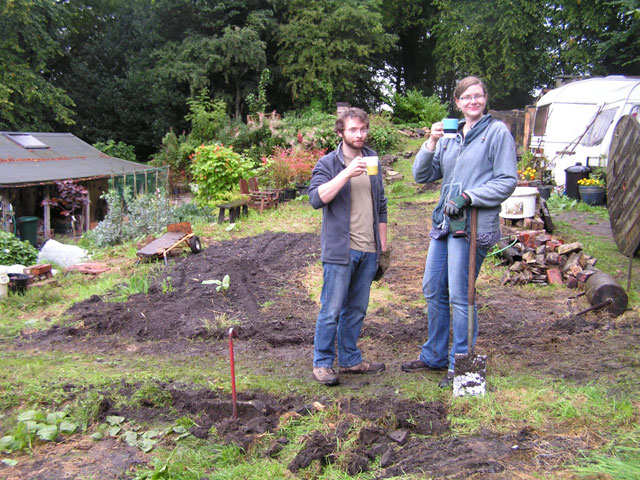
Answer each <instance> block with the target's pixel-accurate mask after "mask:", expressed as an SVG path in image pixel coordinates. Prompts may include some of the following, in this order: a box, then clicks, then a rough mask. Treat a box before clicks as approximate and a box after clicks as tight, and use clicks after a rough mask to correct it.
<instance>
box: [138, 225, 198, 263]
mask: <svg viewBox="0 0 640 480" xmlns="http://www.w3.org/2000/svg"><path fill="white" fill-rule="evenodd" d="M178 247H185V248H186V247H189V248H190V249H191V251H192V252H193V253H200V252H201V251H202V244H201V243H200V239H199V238H198V237H197V236H196V235H195V234H194V233H193V231H192V230H191V224H190V223H189V222H181V223H172V224H170V225H168V226H167V233H165V234H164V235H162V236H161V237H158V238H156V239H155V240H153V241H152V242H150V243H148V244H147V245H145V246H144V247H142V248H141V249H140V250H138V252H137V255H138V257H139V259H138V260H140V259H142V258H151V257H163V258H164V264H165V265H166V264H167V254H168V253H169V252H171V251H172V250H174V249H176V248H178Z"/></svg>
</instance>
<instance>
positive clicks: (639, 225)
mask: <svg viewBox="0 0 640 480" xmlns="http://www.w3.org/2000/svg"><path fill="white" fill-rule="evenodd" d="M639 171H640V124H639V123H638V121H637V120H636V119H635V118H634V117H632V116H631V115H624V116H623V117H621V118H620V120H619V121H618V123H617V124H616V127H615V130H614V132H613V138H612V141H611V147H610V148H609V157H608V161H607V207H608V210H609V222H610V224H611V231H612V232H613V237H614V239H615V241H616V245H617V246H618V250H619V251H620V252H621V253H622V254H623V255H626V256H628V257H630V256H632V255H634V254H635V252H636V251H638V248H639V247H640V222H638V212H640V175H638V172H639Z"/></svg>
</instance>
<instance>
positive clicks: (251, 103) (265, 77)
mask: <svg viewBox="0 0 640 480" xmlns="http://www.w3.org/2000/svg"><path fill="white" fill-rule="evenodd" d="M270 84H271V72H270V71H269V69H268V68H265V69H264V70H262V73H261V74H260V82H259V83H258V94H257V95H256V94H255V93H250V94H249V95H247V106H248V107H249V111H250V112H251V113H260V112H264V111H265V109H266V108H267V86H268V85H270Z"/></svg>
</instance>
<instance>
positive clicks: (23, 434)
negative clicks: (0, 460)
mask: <svg viewBox="0 0 640 480" xmlns="http://www.w3.org/2000/svg"><path fill="white" fill-rule="evenodd" d="M67 415H68V414H67V412H64V411H60V412H51V413H45V412H42V411H40V410H28V411H25V412H22V413H20V414H19V415H18V424H17V425H16V427H15V429H14V430H13V432H12V433H11V434H9V435H5V436H4V437H2V438H0V451H2V452H6V453H11V452H15V451H19V450H22V449H24V448H31V447H32V445H33V443H34V441H36V440H42V441H45V442H52V441H54V440H55V439H56V438H58V435H60V434H67V435H70V434H72V433H74V432H75V431H76V430H78V429H79V428H80V425H79V424H78V423H77V422H75V421H73V420H71V419H69V418H68V416H67Z"/></svg>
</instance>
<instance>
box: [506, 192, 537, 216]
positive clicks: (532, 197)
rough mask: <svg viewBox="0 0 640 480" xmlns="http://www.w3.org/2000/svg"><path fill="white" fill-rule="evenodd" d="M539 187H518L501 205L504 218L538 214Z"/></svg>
mask: <svg viewBox="0 0 640 480" xmlns="http://www.w3.org/2000/svg"><path fill="white" fill-rule="evenodd" d="M537 195H538V189H537V188H534V187H516V189H515V190H514V192H513V193H512V194H511V196H510V197H509V198H507V199H506V200H505V201H504V202H502V205H501V211H500V216H501V217H502V218H527V217H533V216H535V214H536V197H537Z"/></svg>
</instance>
